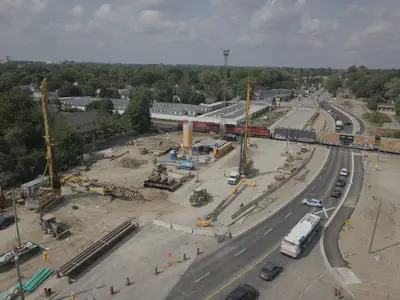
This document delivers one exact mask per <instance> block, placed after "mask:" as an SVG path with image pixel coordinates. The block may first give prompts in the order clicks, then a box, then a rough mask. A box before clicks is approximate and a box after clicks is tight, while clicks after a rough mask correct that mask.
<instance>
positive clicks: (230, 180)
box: [228, 170, 240, 185]
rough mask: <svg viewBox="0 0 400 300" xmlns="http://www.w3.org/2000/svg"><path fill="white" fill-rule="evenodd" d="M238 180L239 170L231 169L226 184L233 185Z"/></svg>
mask: <svg viewBox="0 0 400 300" xmlns="http://www.w3.org/2000/svg"><path fill="white" fill-rule="evenodd" d="M239 180H240V172H239V170H232V171H231V173H230V174H229V177H228V184H231V185H235V184H237V183H238V182H239Z"/></svg>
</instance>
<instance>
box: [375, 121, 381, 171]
mask: <svg viewBox="0 0 400 300" xmlns="http://www.w3.org/2000/svg"><path fill="white" fill-rule="evenodd" d="M380 128H381V124H379V127H378V131H377V133H376V137H375V139H378V141H377V142H378V155H377V156H376V163H375V171H378V167H379V155H380V154H381V136H380Z"/></svg>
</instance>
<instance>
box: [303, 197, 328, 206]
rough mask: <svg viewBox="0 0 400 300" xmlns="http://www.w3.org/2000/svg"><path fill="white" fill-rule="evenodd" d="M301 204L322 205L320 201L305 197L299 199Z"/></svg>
mask: <svg viewBox="0 0 400 300" xmlns="http://www.w3.org/2000/svg"><path fill="white" fill-rule="evenodd" d="M301 204H304V205H308V206H312V207H322V206H323V205H322V201H321V200H317V199H311V198H306V199H303V200H302V201H301Z"/></svg>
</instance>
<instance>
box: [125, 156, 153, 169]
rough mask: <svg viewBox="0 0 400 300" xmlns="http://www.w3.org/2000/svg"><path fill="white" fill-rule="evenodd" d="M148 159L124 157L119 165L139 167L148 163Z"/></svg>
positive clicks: (129, 167)
mask: <svg viewBox="0 0 400 300" xmlns="http://www.w3.org/2000/svg"><path fill="white" fill-rule="evenodd" d="M147 163H148V161H147V160H140V159H129V158H127V159H123V160H121V161H120V163H119V166H120V167H123V168H128V169H137V168H139V167H140V166H142V165H145V164H147Z"/></svg>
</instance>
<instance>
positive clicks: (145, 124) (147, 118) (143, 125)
mask: <svg viewBox="0 0 400 300" xmlns="http://www.w3.org/2000/svg"><path fill="white" fill-rule="evenodd" d="M130 99H131V100H130V101H129V104H128V107H127V108H126V111H125V113H124V114H126V115H127V116H128V117H129V120H130V124H131V128H132V129H133V130H134V131H135V132H136V133H139V134H142V133H145V132H148V131H150V129H151V113H150V108H151V104H152V101H151V92H150V90H149V89H148V88H144V87H139V88H136V89H135V91H134V92H132V95H131V97H130Z"/></svg>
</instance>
